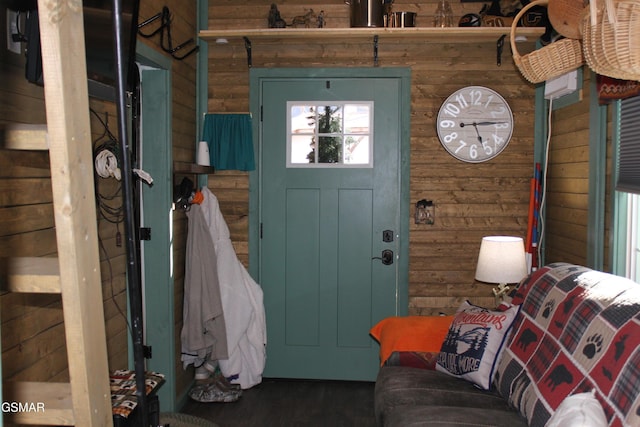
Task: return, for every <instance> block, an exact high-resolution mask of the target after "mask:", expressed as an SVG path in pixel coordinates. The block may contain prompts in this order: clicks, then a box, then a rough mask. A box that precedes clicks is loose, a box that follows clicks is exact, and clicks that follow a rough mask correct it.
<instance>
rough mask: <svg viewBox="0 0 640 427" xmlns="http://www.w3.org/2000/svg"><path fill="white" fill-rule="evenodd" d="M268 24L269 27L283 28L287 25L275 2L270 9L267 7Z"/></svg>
mask: <svg viewBox="0 0 640 427" xmlns="http://www.w3.org/2000/svg"><path fill="white" fill-rule="evenodd" d="M268 24H269V28H285V27H286V26H287V23H286V22H285V20H284V19H282V17H281V16H280V11H279V10H278V6H277V5H276V4H275V3H272V4H271V9H269V18H268Z"/></svg>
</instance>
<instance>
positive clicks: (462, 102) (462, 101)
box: [456, 91, 473, 108]
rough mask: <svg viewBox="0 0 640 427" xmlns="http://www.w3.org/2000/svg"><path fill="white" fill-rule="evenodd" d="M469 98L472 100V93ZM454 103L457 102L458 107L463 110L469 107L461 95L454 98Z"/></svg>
mask: <svg viewBox="0 0 640 427" xmlns="http://www.w3.org/2000/svg"><path fill="white" fill-rule="evenodd" d="M471 97H472V98H473V91H472V92H471ZM456 101H457V102H458V105H460V107H461V108H465V107H467V106H469V104H468V103H467V100H466V98H465V97H464V95H463V94H458V96H456Z"/></svg>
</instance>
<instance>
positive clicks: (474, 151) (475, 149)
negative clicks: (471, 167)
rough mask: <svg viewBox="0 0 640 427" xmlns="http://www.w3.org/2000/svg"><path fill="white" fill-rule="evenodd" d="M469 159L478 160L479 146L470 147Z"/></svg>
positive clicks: (472, 145)
mask: <svg viewBox="0 0 640 427" xmlns="http://www.w3.org/2000/svg"><path fill="white" fill-rule="evenodd" d="M469 157H471V158H472V159H474V160H475V159H477V158H478V146H477V145H476V144H471V146H469Z"/></svg>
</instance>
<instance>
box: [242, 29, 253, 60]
mask: <svg viewBox="0 0 640 427" xmlns="http://www.w3.org/2000/svg"><path fill="white" fill-rule="evenodd" d="M242 38H243V39H244V48H245V49H246V51H247V67H249V68H251V67H252V66H253V64H252V60H251V40H249V38H248V37H242Z"/></svg>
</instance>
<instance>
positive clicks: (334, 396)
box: [181, 379, 375, 427]
mask: <svg viewBox="0 0 640 427" xmlns="http://www.w3.org/2000/svg"><path fill="white" fill-rule="evenodd" d="M373 389H374V383H373V382H351V381H317V380H284V379H264V380H263V382H262V383H261V384H259V385H257V386H255V387H252V388H250V389H248V390H244V391H243V394H242V397H240V399H238V401H236V402H232V403H200V402H195V401H193V400H191V401H189V403H187V404H186V405H185V407H184V408H183V410H182V411H181V412H183V413H186V414H189V415H194V416H197V417H200V418H204V419H207V420H209V421H213V422H215V423H216V424H218V425H219V426H220V427H256V426H258V427H262V426H264V427H289V426H292V427H293V426H295V427H315V426H318V427H327V426H332V427H337V426H345V427H348V426H355V427H368V426H372V427H373V426H375V418H374V413H373Z"/></svg>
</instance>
